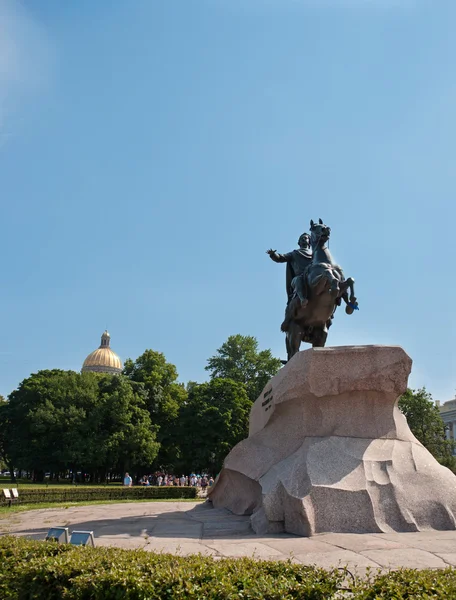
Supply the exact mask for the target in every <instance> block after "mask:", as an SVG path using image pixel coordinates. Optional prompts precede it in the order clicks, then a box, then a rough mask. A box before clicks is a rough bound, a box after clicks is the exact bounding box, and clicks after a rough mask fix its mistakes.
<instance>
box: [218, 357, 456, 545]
mask: <svg viewBox="0 0 456 600" xmlns="http://www.w3.org/2000/svg"><path fill="white" fill-rule="evenodd" d="M411 364H412V361H411V359H410V358H409V357H408V356H407V354H406V353H405V352H404V350H403V349H402V348H400V347H397V346H346V347H334V348H313V349H310V350H305V351H303V352H299V353H298V354H296V355H295V356H294V357H293V358H292V359H291V360H290V361H289V362H288V363H287V365H286V366H285V367H284V368H283V369H281V371H280V372H279V373H278V374H277V375H276V376H275V377H273V378H272V379H271V380H270V382H269V383H268V384H267V386H266V387H265V389H264V390H263V392H262V394H261V396H260V397H259V398H258V399H257V401H256V402H255V403H254V405H253V407H252V410H251V414H250V429H249V437H248V438H247V439H246V440H244V441H242V442H240V443H239V444H238V445H237V446H235V447H234V448H233V450H232V451H231V452H230V453H229V454H228V456H227V457H226V459H225V462H224V465H223V469H222V471H221V473H220V475H219V477H218V478H217V481H216V483H215V485H214V486H213V488H212V490H211V492H210V499H211V501H212V503H213V506H214V507H216V508H227V509H229V510H230V511H232V512H233V513H235V514H236V515H251V519H250V520H251V525H252V528H253V529H254V531H255V532H256V533H259V534H266V533H279V532H282V531H286V532H288V533H294V534H298V535H302V536H310V535H313V534H316V533H323V532H341V533H387V532H394V531H398V532H405V531H423V530H432V529H435V530H447V529H448V530H449V529H455V528H456V518H455V515H456V477H455V476H454V475H453V474H452V473H451V471H449V470H448V469H447V468H445V467H442V466H441V465H440V464H439V463H438V462H437V461H436V460H435V459H434V458H433V456H432V455H431V454H430V453H429V452H428V451H427V450H426V449H425V448H424V446H423V445H422V444H421V443H420V442H419V441H418V440H417V439H416V438H415V437H414V435H413V434H412V432H411V431H410V428H409V427H408V424H407V421H406V419H405V417H404V415H403V414H402V413H401V411H400V410H399V408H398V405H397V402H398V398H399V396H400V395H401V394H402V393H404V392H405V390H406V388H407V380H408V376H409V374H410V370H411Z"/></svg>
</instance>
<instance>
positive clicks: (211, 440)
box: [179, 378, 252, 475]
mask: <svg viewBox="0 0 456 600" xmlns="http://www.w3.org/2000/svg"><path fill="white" fill-rule="evenodd" d="M251 406H252V403H251V401H250V400H249V398H248V396H247V393H246V390H245V386H244V384H243V383H238V382H236V381H233V380H232V379H220V378H216V379H212V380H211V381H209V382H208V383H202V384H200V385H198V384H193V385H192V387H191V389H190V391H189V397H188V401H187V402H186V403H185V404H184V405H183V406H182V408H181V411H180V420H179V433H180V439H181V445H180V449H181V463H180V466H181V467H182V469H184V470H186V471H189V470H191V469H197V470H199V471H203V470H207V471H209V472H210V473H212V474H214V475H215V474H216V473H217V472H218V471H219V470H220V468H221V466H222V463H223V460H224V458H225V456H226V455H227V454H228V452H229V451H230V450H231V448H232V447H233V446H235V445H236V444H237V443H238V442H240V441H241V440H243V439H244V438H246V437H247V435H248V426H249V414H250V408H251Z"/></svg>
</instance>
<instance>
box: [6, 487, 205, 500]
mask: <svg viewBox="0 0 456 600" xmlns="http://www.w3.org/2000/svg"><path fill="white" fill-rule="evenodd" d="M196 495H197V490H196V488H194V487H178V486H161V487H155V486H150V487H116V486H105V487H102V486H100V487H84V486H81V487H74V488H58V487H48V488H46V487H37V488H35V489H33V488H32V489H31V488H19V499H18V503H19V504H37V503H39V502H87V501H90V500H147V499H163V500H168V499H174V498H175V499H181V498H196ZM2 503H3V504H5V503H6V500H5V499H4V498H2Z"/></svg>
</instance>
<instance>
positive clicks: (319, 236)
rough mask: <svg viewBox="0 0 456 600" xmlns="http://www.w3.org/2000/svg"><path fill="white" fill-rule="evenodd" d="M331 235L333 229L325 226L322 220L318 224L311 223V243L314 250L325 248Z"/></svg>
mask: <svg viewBox="0 0 456 600" xmlns="http://www.w3.org/2000/svg"><path fill="white" fill-rule="evenodd" d="M330 235H331V227H328V226H327V225H325V224H324V223H323V221H322V220H321V219H318V223H314V222H313V221H310V243H311V245H312V248H316V247H318V246H320V247H321V246H324V245H325V244H326V242H327V241H328V240H329V236H330Z"/></svg>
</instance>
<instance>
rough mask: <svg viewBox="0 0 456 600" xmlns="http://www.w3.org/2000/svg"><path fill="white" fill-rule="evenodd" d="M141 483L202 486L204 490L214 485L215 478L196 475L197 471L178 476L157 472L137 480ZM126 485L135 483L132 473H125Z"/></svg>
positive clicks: (124, 482)
mask: <svg viewBox="0 0 456 600" xmlns="http://www.w3.org/2000/svg"><path fill="white" fill-rule="evenodd" d="M137 483H138V484H139V485H144V486H149V485H158V486H163V485H168V486H169V485H174V486H187V487H188V486H192V487H197V488H201V489H202V490H203V491H204V490H206V489H207V488H208V487H211V486H213V485H214V479H213V477H212V476H209V475H207V474H203V475H196V474H195V473H191V474H190V475H181V476H180V477H178V476H177V475H171V474H168V473H161V472H157V473H154V474H153V475H144V476H143V477H141V478H140V479H139V481H138V482H137ZM123 484H124V486H127V487H131V486H132V485H133V479H132V477H131V475H129V474H128V473H125V476H124V480H123Z"/></svg>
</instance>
